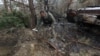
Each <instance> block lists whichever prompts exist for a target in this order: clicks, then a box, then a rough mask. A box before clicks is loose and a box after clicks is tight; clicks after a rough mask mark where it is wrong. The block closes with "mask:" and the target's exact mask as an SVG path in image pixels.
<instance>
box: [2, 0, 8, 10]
mask: <svg viewBox="0 0 100 56" xmlns="http://www.w3.org/2000/svg"><path fill="white" fill-rule="evenodd" d="M3 2H4V6H5V9H6V11H7V12H8V5H7V0H4V1H3Z"/></svg>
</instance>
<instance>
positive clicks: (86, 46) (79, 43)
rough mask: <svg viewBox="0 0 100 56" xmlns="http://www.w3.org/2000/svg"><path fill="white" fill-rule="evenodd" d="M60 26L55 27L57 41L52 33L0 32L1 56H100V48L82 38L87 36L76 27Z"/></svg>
mask: <svg viewBox="0 0 100 56" xmlns="http://www.w3.org/2000/svg"><path fill="white" fill-rule="evenodd" d="M59 25H60V26H59ZM59 25H57V26H56V27H55V29H56V30H55V31H56V32H57V38H56V39H54V38H52V35H51V32H50V31H43V30H40V31H39V32H34V31H32V30H30V29H25V28H21V29H17V28H11V29H4V30H0V56H100V48H99V47H96V46H93V44H92V41H91V39H89V38H82V37H86V36H82V35H81V34H80V33H77V31H76V27H74V26H75V25H72V26H71V27H67V26H66V27H64V28H65V29H64V28H63V25H62V24H59ZM67 25H69V24H67ZM62 29H64V30H62Z"/></svg>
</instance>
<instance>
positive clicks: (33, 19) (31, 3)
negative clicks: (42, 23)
mask: <svg viewBox="0 0 100 56" xmlns="http://www.w3.org/2000/svg"><path fill="white" fill-rule="evenodd" d="M28 2H29V9H30V12H31V19H30V27H31V28H34V27H35V26H36V17H35V8H34V4H33V0H28Z"/></svg>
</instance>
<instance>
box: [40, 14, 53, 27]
mask: <svg viewBox="0 0 100 56" xmlns="http://www.w3.org/2000/svg"><path fill="white" fill-rule="evenodd" d="M41 21H42V22H43V25H44V26H51V24H52V23H53V20H52V18H51V16H50V15H48V17H47V18H45V17H41Z"/></svg>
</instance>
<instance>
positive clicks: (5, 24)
mask: <svg viewBox="0 0 100 56" xmlns="http://www.w3.org/2000/svg"><path fill="white" fill-rule="evenodd" d="M28 18H29V17H28V16H27V15H25V14H23V13H21V12H19V11H13V12H11V13H8V12H5V11H3V12H2V14H1V16H0V28H10V27H26V26H28Z"/></svg>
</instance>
